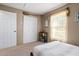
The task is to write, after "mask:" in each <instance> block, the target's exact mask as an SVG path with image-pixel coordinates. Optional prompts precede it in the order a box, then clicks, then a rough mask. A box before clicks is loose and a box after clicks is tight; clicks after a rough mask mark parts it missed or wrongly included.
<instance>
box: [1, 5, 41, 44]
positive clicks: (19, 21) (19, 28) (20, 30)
mask: <svg viewBox="0 0 79 59" xmlns="http://www.w3.org/2000/svg"><path fill="white" fill-rule="evenodd" d="M0 10H5V11H9V12H14V13H16V14H17V20H16V21H17V30H16V32H17V45H21V44H23V15H24V13H23V11H22V10H19V9H15V8H11V7H7V6H4V5H1V4H0ZM25 14H27V15H28V13H25ZM32 15H33V14H32ZM37 17H38V32H39V31H40V30H41V27H42V26H41V16H38V15H37Z"/></svg>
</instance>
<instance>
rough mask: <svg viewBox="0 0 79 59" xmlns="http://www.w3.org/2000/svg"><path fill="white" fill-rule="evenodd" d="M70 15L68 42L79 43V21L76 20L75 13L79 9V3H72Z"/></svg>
mask: <svg viewBox="0 0 79 59" xmlns="http://www.w3.org/2000/svg"><path fill="white" fill-rule="evenodd" d="M69 7H70V16H69V17H68V43H72V44H75V45H79V22H75V20H76V18H75V13H76V12H77V11H79V4H70V5H69Z"/></svg>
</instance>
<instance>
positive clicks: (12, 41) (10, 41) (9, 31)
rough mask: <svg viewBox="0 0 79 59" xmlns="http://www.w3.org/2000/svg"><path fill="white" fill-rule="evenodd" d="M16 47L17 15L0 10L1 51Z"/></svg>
mask: <svg viewBox="0 0 79 59" xmlns="http://www.w3.org/2000/svg"><path fill="white" fill-rule="evenodd" d="M15 45H16V13H11V12H7V11H2V10H0V49H1V48H8V47H11V46H15Z"/></svg>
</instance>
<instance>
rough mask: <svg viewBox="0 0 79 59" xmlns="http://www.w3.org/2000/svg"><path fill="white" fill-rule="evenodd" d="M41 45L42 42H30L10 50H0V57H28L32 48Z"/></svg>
mask: <svg viewBox="0 0 79 59" xmlns="http://www.w3.org/2000/svg"><path fill="white" fill-rule="evenodd" d="M41 44H43V43H42V42H39V41H37V42H32V43H28V44H24V45H20V46H15V47H11V48H6V49H1V50H0V56H30V52H31V51H32V48H33V47H34V46H37V45H41Z"/></svg>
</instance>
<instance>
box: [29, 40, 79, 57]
mask: <svg viewBox="0 0 79 59" xmlns="http://www.w3.org/2000/svg"><path fill="white" fill-rule="evenodd" d="M30 56H79V47H78V46H74V45H71V44H67V43H63V42H59V41H54V42H51V43H45V44H43V45H38V46H36V47H34V48H33V51H32V52H31V53H30Z"/></svg>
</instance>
